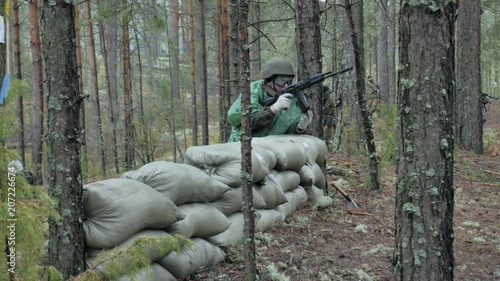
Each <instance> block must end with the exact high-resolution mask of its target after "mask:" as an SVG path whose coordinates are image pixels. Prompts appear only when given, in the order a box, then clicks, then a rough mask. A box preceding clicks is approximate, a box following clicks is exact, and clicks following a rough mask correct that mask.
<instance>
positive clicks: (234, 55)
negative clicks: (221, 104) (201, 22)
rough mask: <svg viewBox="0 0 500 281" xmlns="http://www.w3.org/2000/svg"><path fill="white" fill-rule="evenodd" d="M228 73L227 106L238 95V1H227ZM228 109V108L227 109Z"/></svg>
mask: <svg viewBox="0 0 500 281" xmlns="http://www.w3.org/2000/svg"><path fill="white" fill-rule="evenodd" d="M229 7H230V13H229V28H230V29H229V61H230V64H229V72H230V77H228V79H229V81H230V87H229V88H230V91H231V94H230V96H229V99H230V100H229V101H228V104H229V105H231V104H232V102H233V101H234V100H235V99H236V97H238V95H239V94H240V81H239V77H240V45H239V43H238V17H239V9H238V0H229ZM228 108H229V107H228Z"/></svg>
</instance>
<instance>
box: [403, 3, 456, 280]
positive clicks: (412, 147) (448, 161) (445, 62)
mask: <svg viewBox="0 0 500 281" xmlns="http://www.w3.org/2000/svg"><path fill="white" fill-rule="evenodd" d="M454 2H455V1H448V0H444V1H434V2H432V5H430V4H429V5H430V6H426V5H425V4H418V3H417V4H415V3H413V2H412V1H402V3H401V11H400V23H401V25H400V32H399V34H400V35H401V37H400V52H399V54H400V63H399V65H402V66H404V68H403V69H401V71H400V75H399V77H400V79H399V86H398V111H399V124H398V157H397V159H398V160H397V180H396V215H395V223H396V245H395V250H394V264H395V268H394V274H395V280H430V281H433V280H436V281H437V280H440V281H441V280H453V267H454V258H453V240H454V235H453V206H454V198H453V197H454V194H453V148H454V139H453V102H454V95H455V89H454V84H453V83H454V81H455V73H454V65H455V63H454V17H455V7H454V6H455V3H454ZM420 3H421V2H420Z"/></svg>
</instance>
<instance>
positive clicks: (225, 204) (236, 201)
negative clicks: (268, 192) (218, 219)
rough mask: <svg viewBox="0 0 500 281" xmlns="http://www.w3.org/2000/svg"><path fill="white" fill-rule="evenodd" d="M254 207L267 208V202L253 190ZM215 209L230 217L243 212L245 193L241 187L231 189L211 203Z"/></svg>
mask: <svg viewBox="0 0 500 281" xmlns="http://www.w3.org/2000/svg"><path fill="white" fill-rule="evenodd" d="M252 194H253V207H254V208H255V209H264V208H266V202H265V201H264V199H263V198H262V196H260V194H259V193H258V192H257V191H256V190H255V189H253V193H252ZM210 204H212V205H213V206H214V207H215V208H217V209H218V210H219V211H221V212H222V213H223V214H224V215H226V216H229V215H231V214H233V213H236V212H241V209H242V208H243V193H242V188H241V187H235V188H231V190H229V191H228V192H226V193H224V195H222V197H221V198H220V199H217V200H215V201H212V202H210Z"/></svg>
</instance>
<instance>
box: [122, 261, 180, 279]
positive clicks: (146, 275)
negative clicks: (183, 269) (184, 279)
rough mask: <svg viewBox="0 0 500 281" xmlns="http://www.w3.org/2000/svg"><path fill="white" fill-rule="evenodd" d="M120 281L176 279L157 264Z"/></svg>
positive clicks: (123, 277)
mask: <svg viewBox="0 0 500 281" xmlns="http://www.w3.org/2000/svg"><path fill="white" fill-rule="evenodd" d="M119 280H120V281H132V280H134V281H176V280H177V279H176V278H175V277H174V276H173V275H172V273H170V272H169V271H168V270H166V269H165V268H163V267H162V266H161V265H159V264H157V263H153V264H152V265H151V266H150V267H146V268H142V269H140V270H139V272H137V273H136V274H134V275H133V276H130V275H126V276H122V277H120V279H119Z"/></svg>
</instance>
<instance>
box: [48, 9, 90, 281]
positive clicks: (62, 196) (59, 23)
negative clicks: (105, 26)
mask: <svg viewBox="0 0 500 281" xmlns="http://www.w3.org/2000/svg"><path fill="white" fill-rule="evenodd" d="M42 3H43V4H42V9H41V21H40V23H41V32H40V34H41V41H42V43H43V45H44V48H43V50H42V54H43V61H44V70H45V71H44V72H45V77H46V78H47V79H46V80H45V86H46V89H47V100H48V101H49V102H48V106H47V108H48V118H47V163H48V164H47V182H48V195H49V196H50V197H51V198H53V200H54V202H56V205H55V211H56V212H57V213H58V214H59V216H60V217H59V218H58V219H54V217H52V216H50V218H49V245H48V253H49V263H50V264H51V265H53V266H54V267H55V268H56V269H57V270H58V271H59V272H61V273H62V275H63V277H64V280H66V279H68V278H69V277H70V276H76V275H77V274H78V273H80V272H81V271H83V270H84V269H85V244H84V231H83V220H84V217H83V209H84V205H83V188H82V182H83V180H82V174H81V166H80V156H81V155H80V146H81V142H80V141H79V139H80V131H79V127H80V106H81V101H82V99H81V97H80V92H79V89H78V71H77V61H76V45H75V44H76V43H75V42H76V36H75V18H74V12H75V7H74V6H73V4H71V3H66V2H64V3H63V2H57V3H52V1H49V0H43V1H42ZM56 57H59V58H64V59H54V58H56Z"/></svg>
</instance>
